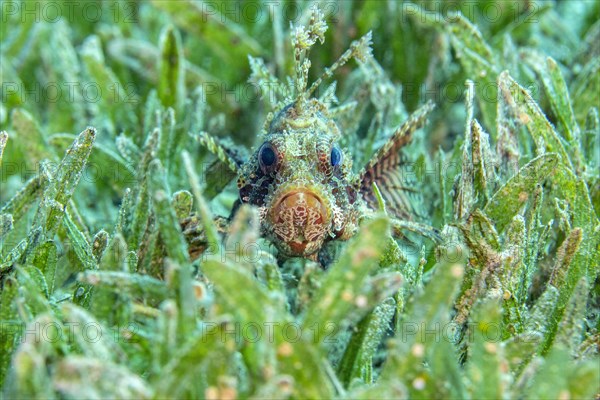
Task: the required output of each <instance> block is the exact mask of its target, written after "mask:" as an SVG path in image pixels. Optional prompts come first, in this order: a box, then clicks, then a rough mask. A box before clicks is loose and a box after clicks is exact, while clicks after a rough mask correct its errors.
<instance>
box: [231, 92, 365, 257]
mask: <svg viewBox="0 0 600 400" xmlns="http://www.w3.org/2000/svg"><path fill="white" fill-rule="evenodd" d="M340 135H341V134H340V130H339V128H338V126H337V125H336V123H335V121H334V120H333V119H331V118H329V117H328V116H327V109H326V108H325V107H323V106H322V104H321V103H319V102H318V101H317V100H315V99H311V101H305V102H300V101H297V102H295V103H292V104H289V105H288V106H286V107H284V108H283V109H282V110H281V111H280V112H279V113H278V114H277V115H276V116H275V117H274V118H273V120H272V121H271V123H270V125H269V128H268V131H267V132H266V135H264V137H263V140H262V143H261V144H260V145H259V146H258V148H257V149H256V151H255V152H254V154H253V155H252V157H251V158H250V160H249V161H248V163H246V165H244V167H243V168H242V172H241V173H240V177H239V179H238V188H239V190H240V199H241V201H242V202H244V203H250V204H254V205H256V206H258V207H259V210H260V215H261V228H262V230H263V234H264V235H265V236H266V237H268V238H269V239H270V240H271V241H272V242H273V243H274V244H275V246H276V247H277V248H278V250H279V251H280V252H281V253H283V254H284V255H286V256H290V257H294V256H297V257H310V256H314V255H315V254H316V253H317V252H318V251H319V250H320V249H321V248H322V246H323V244H324V243H325V242H326V241H327V240H330V239H346V238H349V237H351V236H352V235H353V234H354V231H355V230H356V219H357V217H356V215H357V213H356V210H355V209H356V205H357V199H358V194H357V189H356V188H355V187H354V186H353V185H352V184H351V182H352V172H351V169H352V161H351V159H350V157H348V155H347V154H346V152H344V150H343V149H342V148H341V147H340V145H339V144H338V141H339V139H340Z"/></svg>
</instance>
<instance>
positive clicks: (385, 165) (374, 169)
mask: <svg viewBox="0 0 600 400" xmlns="http://www.w3.org/2000/svg"><path fill="white" fill-rule="evenodd" d="M433 107H434V105H433V103H432V102H431V101H429V102H427V103H426V104H425V105H424V106H422V107H421V108H419V109H418V110H417V111H415V112H414V113H413V114H412V115H411V116H410V118H409V119H408V120H407V121H406V122H405V123H404V124H402V125H401V126H400V127H399V128H398V129H397V130H396V131H395V132H394V134H393V135H392V137H391V138H390V139H389V140H388V141H387V142H386V143H385V144H384V145H383V146H382V147H381V148H380V149H379V150H378V151H377V152H376V153H375V155H374V156H373V157H372V158H371V160H370V161H369V162H368V163H367V165H366V166H365V167H364V168H363V170H362V171H361V172H360V174H359V177H360V178H359V179H360V181H359V182H360V193H361V194H362V196H363V198H364V199H365V201H366V202H367V204H368V205H369V207H371V208H374V209H376V208H377V199H376V196H375V194H374V193H373V189H372V184H373V182H375V183H377V186H378V187H379V189H380V190H381V194H382V197H383V198H384V200H385V202H386V208H387V210H388V212H389V213H390V214H391V215H393V216H395V217H397V218H401V219H406V220H413V219H414V217H416V216H419V215H418V212H417V210H416V208H415V207H414V205H415V203H414V202H415V201H418V197H419V196H418V194H419V192H418V191H417V190H416V189H415V188H414V186H415V183H416V182H415V179H410V177H409V176H403V175H406V174H403V171H402V169H401V167H402V166H403V165H406V157H405V156H404V155H403V154H401V153H400V149H401V148H402V147H404V146H406V145H407V144H408V143H409V142H410V140H411V139H412V134H413V132H414V131H416V130H417V129H419V128H420V127H421V126H422V125H423V124H424V123H425V120H426V118H427V116H428V115H429V113H430V112H431V110H433Z"/></svg>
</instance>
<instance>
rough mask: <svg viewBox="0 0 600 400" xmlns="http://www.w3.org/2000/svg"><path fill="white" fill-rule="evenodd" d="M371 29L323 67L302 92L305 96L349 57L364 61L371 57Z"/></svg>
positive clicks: (310, 93) (329, 76)
mask: <svg viewBox="0 0 600 400" xmlns="http://www.w3.org/2000/svg"><path fill="white" fill-rule="evenodd" d="M371 56H372V54H371V31H369V32H368V33H367V34H366V35H364V36H363V37H361V38H360V39H359V40H355V41H354V42H352V44H351V45H350V48H349V49H348V50H346V51H345V52H344V54H342V55H341V56H340V58H338V59H337V60H336V62H334V63H333V64H332V65H331V67H329V68H325V71H323V74H322V75H321V76H320V77H319V78H318V79H317V80H316V81H314V82H313V84H312V85H311V86H310V88H309V89H308V90H307V91H306V93H305V94H304V96H305V98H307V99H308V98H309V97H310V96H311V95H312V94H313V92H314V91H315V90H316V89H317V88H318V87H319V86H320V85H321V83H322V82H323V80H325V79H329V78H331V76H332V75H333V73H334V72H335V70H337V69H338V68H340V67H341V66H343V65H344V64H346V63H347V62H348V61H349V60H350V59H351V58H355V59H357V60H359V61H361V62H366V61H367V60H368V58H369V57H371Z"/></svg>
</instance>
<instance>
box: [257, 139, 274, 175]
mask: <svg viewBox="0 0 600 400" xmlns="http://www.w3.org/2000/svg"><path fill="white" fill-rule="evenodd" d="M258 161H259V162H260V166H261V168H262V169H263V171H264V172H267V170H269V169H270V168H271V167H273V166H274V165H275V163H276V161H277V153H276V151H275V148H274V147H273V145H272V144H271V143H268V142H265V143H263V145H262V146H261V147H260V150H259V151H258Z"/></svg>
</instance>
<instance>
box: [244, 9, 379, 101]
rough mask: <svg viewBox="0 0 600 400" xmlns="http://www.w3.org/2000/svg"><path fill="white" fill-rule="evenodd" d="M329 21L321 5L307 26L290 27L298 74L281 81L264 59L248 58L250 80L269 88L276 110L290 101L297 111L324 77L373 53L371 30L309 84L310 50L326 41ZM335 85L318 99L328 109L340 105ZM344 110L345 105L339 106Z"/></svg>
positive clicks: (263, 87)
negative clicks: (250, 73)
mask: <svg viewBox="0 0 600 400" xmlns="http://www.w3.org/2000/svg"><path fill="white" fill-rule="evenodd" d="M326 31H327V23H326V21H325V19H324V15H323V13H322V12H321V11H320V10H319V8H318V7H315V8H313V10H312V14H311V17H310V20H309V22H308V24H307V25H306V26H303V25H301V26H297V27H295V28H294V27H292V28H291V42H292V47H293V49H294V72H295V76H294V77H293V78H292V77H287V79H285V80H279V79H277V77H275V76H274V75H273V74H272V73H271V72H270V71H269V70H268V68H267V67H266V66H265V64H264V62H263V61H262V60H261V59H258V58H253V57H249V61H250V67H251V69H252V75H251V77H250V80H252V81H254V82H255V83H256V84H258V85H259V86H260V87H261V88H262V89H263V90H265V89H267V91H268V93H269V99H268V100H269V103H270V104H271V106H272V107H273V110H274V111H276V110H280V109H282V108H283V107H285V106H287V105H288V104H290V103H292V102H294V103H296V107H297V108H298V111H300V109H302V108H304V106H305V105H306V103H307V102H308V101H309V100H310V98H311V96H312V95H313V94H314V92H315V90H316V89H317V88H318V87H319V86H320V85H321V84H322V83H323V81H324V80H325V79H328V78H330V77H331V76H333V73H334V72H335V71H336V70H337V69H338V68H340V67H341V66H343V65H344V64H346V63H347V62H348V61H349V60H350V59H351V58H355V59H357V60H358V61H361V62H363V63H364V62H367V60H368V59H369V58H370V57H372V55H371V32H369V33H367V34H366V35H364V36H363V37H362V38H360V39H359V40H356V41H354V42H352V44H351V45H350V47H349V48H348V50H346V51H345V52H344V54H342V55H341V56H340V57H339V58H338V59H337V60H336V61H335V62H334V63H333V64H332V65H331V66H330V67H329V68H326V69H325V71H323V74H322V75H321V76H320V77H319V78H318V79H317V80H316V81H315V82H313V84H312V85H311V86H310V87H309V88H308V89H307V87H308V71H309V69H310V66H311V63H310V60H309V53H310V49H311V48H312V46H313V45H315V44H316V43H317V41H318V42H320V43H321V44H322V43H324V42H325V32H326ZM335 89H336V86H335V84H332V85H330V86H329V87H328V88H327V89H326V91H325V93H324V94H323V95H322V96H321V97H320V98H319V99H318V100H314V101H318V102H320V103H322V106H323V108H326V109H329V108H330V107H331V106H332V105H334V104H337V103H338V101H337V98H336V97H335ZM338 111H341V112H343V111H344V107H343V106H342V108H340V110H338Z"/></svg>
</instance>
